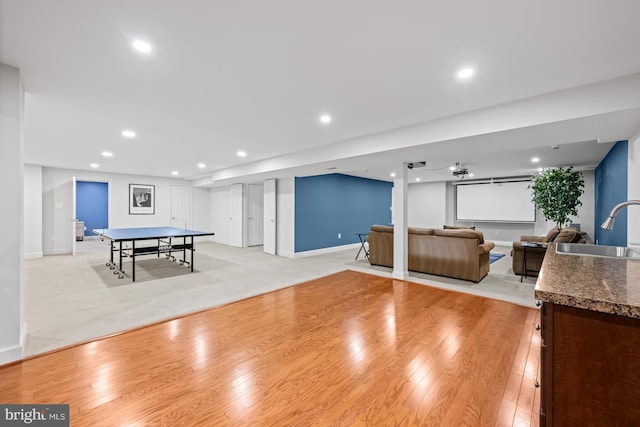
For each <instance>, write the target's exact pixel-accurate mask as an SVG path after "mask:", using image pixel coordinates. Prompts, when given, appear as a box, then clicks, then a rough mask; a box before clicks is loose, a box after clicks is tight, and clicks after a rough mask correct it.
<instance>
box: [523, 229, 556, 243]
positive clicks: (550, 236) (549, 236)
mask: <svg viewBox="0 0 640 427" xmlns="http://www.w3.org/2000/svg"><path fill="white" fill-rule="evenodd" d="M558 233H560V230H558V227H553V228H552V229H551V230H549V231H548V232H547V235H546V236H544V239H542V241H543V242H546V243H549V242H553V239H555V238H556V236H557V235H558ZM521 240H522V239H521Z"/></svg>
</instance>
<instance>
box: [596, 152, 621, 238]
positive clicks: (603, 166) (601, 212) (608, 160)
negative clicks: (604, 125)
mask: <svg viewBox="0 0 640 427" xmlns="http://www.w3.org/2000/svg"><path fill="white" fill-rule="evenodd" d="M628 150H629V147H628V143H627V141H618V142H617V143H616V145H614V146H613V148H611V150H610V151H609V153H607V155H606V156H605V158H604V159H602V161H601V162H600V164H599V165H598V167H597V168H596V177H595V185H596V191H595V205H596V212H595V218H596V224H595V230H596V232H595V237H594V239H595V240H596V242H597V243H598V244H600V245H611V246H626V245H627V210H626V209H623V210H622V211H620V213H619V214H618V216H617V218H616V223H615V226H614V227H613V230H603V229H602V228H600V224H602V222H603V221H604V220H605V219H606V218H607V216H609V212H611V208H613V207H614V206H615V205H617V204H618V203H620V202H624V201H626V200H627V179H628V178H627V176H628V159H629V156H628Z"/></svg>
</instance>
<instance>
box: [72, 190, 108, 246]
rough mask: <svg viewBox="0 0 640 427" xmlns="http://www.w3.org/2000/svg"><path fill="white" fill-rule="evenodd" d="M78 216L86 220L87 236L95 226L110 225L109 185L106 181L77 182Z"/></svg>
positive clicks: (104, 226)
mask: <svg viewBox="0 0 640 427" xmlns="http://www.w3.org/2000/svg"><path fill="white" fill-rule="evenodd" d="M76 218H77V219H78V220H80V221H84V226H85V227H86V230H85V232H84V235H85V236H92V235H93V233H92V232H91V230H92V229H94V228H107V227H109V185H108V184H107V183H106V182H88V181H78V182H76Z"/></svg>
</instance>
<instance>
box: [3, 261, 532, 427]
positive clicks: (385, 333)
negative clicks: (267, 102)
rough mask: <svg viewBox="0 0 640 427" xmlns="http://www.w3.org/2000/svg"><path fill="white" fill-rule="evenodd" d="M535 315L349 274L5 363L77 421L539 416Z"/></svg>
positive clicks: (17, 398) (18, 394) (23, 384)
mask: <svg viewBox="0 0 640 427" xmlns="http://www.w3.org/2000/svg"><path fill="white" fill-rule="evenodd" d="M538 319H539V312H538V310H536V309H531V308H526V307H521V306H517V305H513V304H510V303H506V302H501V301H496V300H490V299H486V298H481V297H477V296H472V295H467V294H463V293H455V292H451V291H444V290H440V289H436V288H430V287H427V286H423V285H418V284H414V283H410V282H404V281H398V280H392V279H387V278H383V277H378V276H373V275H367V274H363V273H358V272H354V271H345V272H342V273H337V274H334V275H331V276H327V277H325V278H322V279H318V280H314V281H311V282H307V283H303V284H301V285H298V286H294V287H291V288H287V289H283V290H279V291H275V292H272V293H269V294H266V295H262V296H257V297H253V298H251V299H248V300H243V301H239V302H236V303H232V304H229V305H226V306H222V307H218V308H215V309H212V310H208V311H205V312H201V313H197V314H194V315H190V316H187V317H183V318H179V319H175V320H172V321H168V322H164V323H160V324H156V325H152V326H149V327H146V328H142V329H138V330H135V331H132V332H128V333H124V334H121V335H117V336H113V337H110V338H105V339H102V340H98V341H94V342H91V343H87V344H82V345H79V346H76V347H71V348H68V349H65V350H61V351H59V352H55V353H51V354H48V355H44V356H40V357H36V358H33V359H30V360H26V361H24V362H23V363H20V364H16V365H12V366H7V367H4V368H1V369H0V402H2V403H43V404H47V403H51V404H53V403H67V404H70V415H71V425H72V426H102V425H105V426H212V425H237V426H245V425H252V426H257V425H260V426H262V425H305V426H307V425H314V426H327V425H338V426H352V425H356V426H358V425H361V426H365V425H370V426H382V425H385V426H390V425H394V426H399V425H420V426H449V425H451V426H460V425H467V426H483V425H486V426H511V425H518V426H521V425H526V426H528V425H537V424H538V409H537V408H538V407H539V393H538V389H536V388H535V387H534V383H535V380H536V376H537V370H538V362H539V354H540V339H539V333H538V332H537V331H535V325H536V324H537V323H538Z"/></svg>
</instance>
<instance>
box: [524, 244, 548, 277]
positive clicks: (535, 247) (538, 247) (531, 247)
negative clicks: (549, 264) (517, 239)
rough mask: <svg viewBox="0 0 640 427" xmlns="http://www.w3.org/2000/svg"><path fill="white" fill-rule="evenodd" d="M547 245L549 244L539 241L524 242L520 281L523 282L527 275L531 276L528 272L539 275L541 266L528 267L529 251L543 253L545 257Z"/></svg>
mask: <svg viewBox="0 0 640 427" xmlns="http://www.w3.org/2000/svg"><path fill="white" fill-rule="evenodd" d="M547 246H548V244H546V243H537V242H524V243H523V244H522V274H521V275H520V283H522V280H523V279H524V277H525V276H529V274H528V273H532V275H534V274H535V276H534V277H538V274H539V273H540V269H539V268H537V269H532V268H527V252H529V251H530V252H535V253H542V257H543V259H544V253H545V252H546V251H547Z"/></svg>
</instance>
